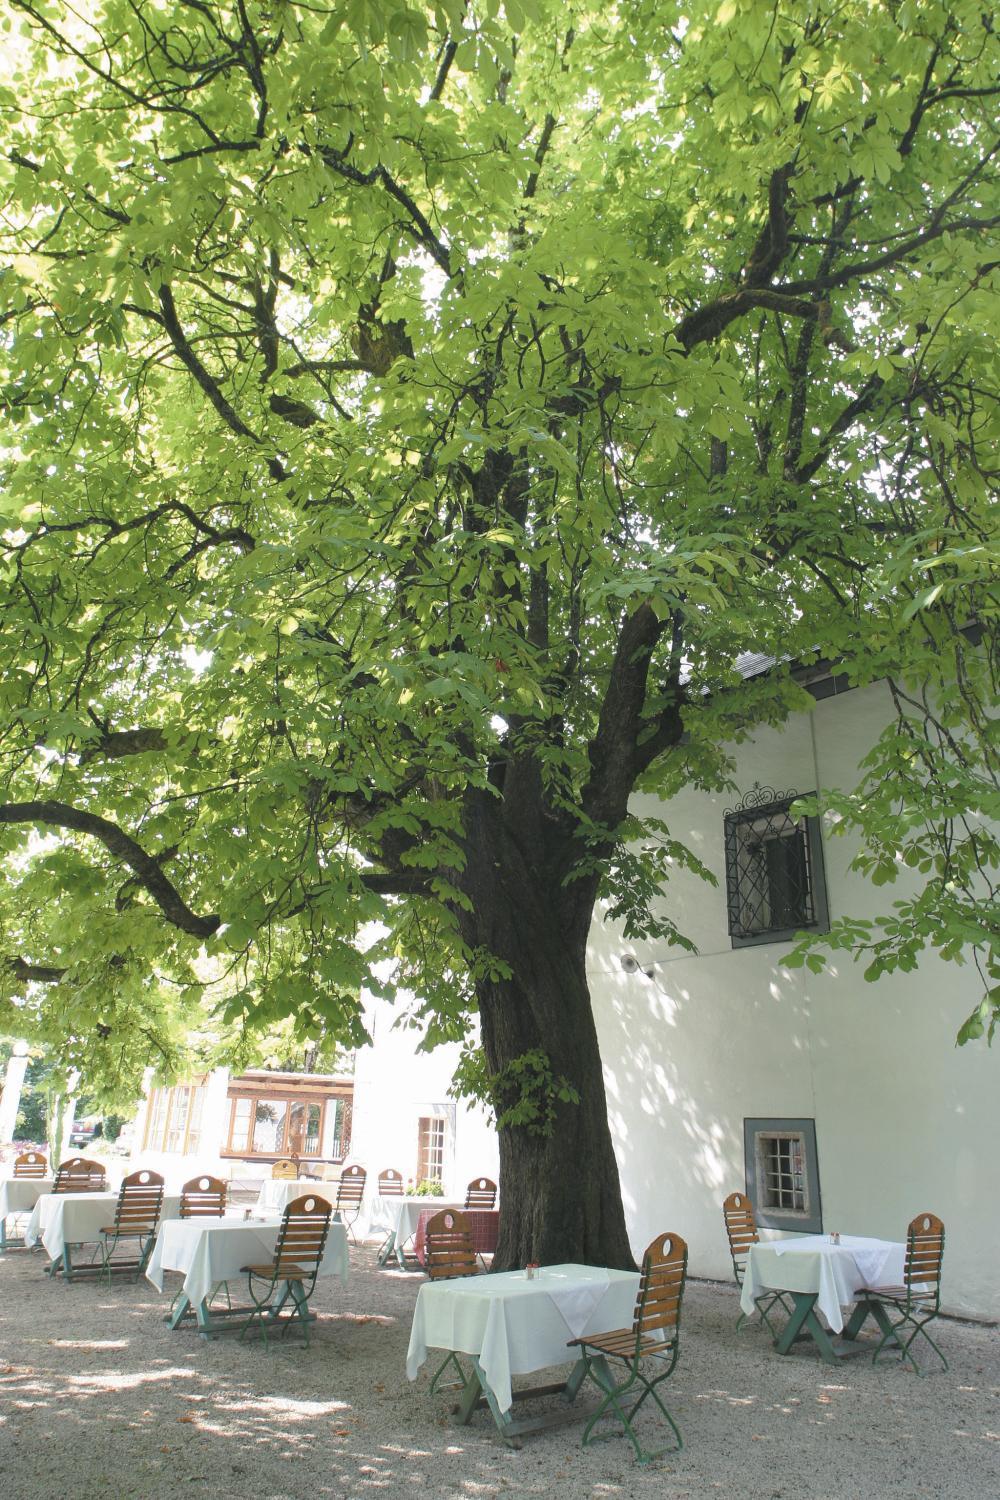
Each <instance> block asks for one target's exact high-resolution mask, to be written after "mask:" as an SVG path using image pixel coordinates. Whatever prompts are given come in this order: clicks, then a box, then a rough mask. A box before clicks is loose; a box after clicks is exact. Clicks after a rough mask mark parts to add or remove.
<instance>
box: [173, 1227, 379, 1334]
mask: <svg viewBox="0 0 1000 1500" xmlns="http://www.w3.org/2000/svg"><path fill="white" fill-rule="evenodd" d="M280 1228H281V1218H280V1216H278V1215H274V1216H272V1217H271V1218H269V1219H245V1218H243V1217H239V1218H237V1217H235V1215H234V1216H232V1217H229V1216H227V1217H226V1218H220V1219H213V1218H196V1219H171V1220H169V1221H168V1222H166V1223H164V1224H161V1225H160V1229H159V1233H158V1234H157V1236H156V1244H155V1245H154V1246H153V1253H152V1255H151V1256H150V1258H149V1265H148V1267H147V1268H146V1276H147V1277H148V1279H149V1280H150V1281H151V1282H152V1283H153V1285H154V1286H155V1287H156V1289H157V1290H158V1291H161V1292H162V1291H163V1273H164V1272H165V1271H182V1272H183V1273H184V1285H183V1287H182V1289H181V1293H180V1295H179V1297H178V1298H177V1300H176V1301H175V1303H174V1306H173V1308H172V1309H171V1312H170V1313H169V1314H168V1316H167V1318H166V1319H165V1321H166V1322H167V1323H169V1324H170V1327H171V1328H179V1327H180V1324H181V1322H182V1321H183V1319H185V1318H188V1317H191V1316H193V1317H194V1318H195V1319H196V1320H197V1323H198V1332H199V1333H200V1334H201V1336H202V1338H206V1339H207V1338H211V1337H212V1336H213V1335H214V1334H217V1333H222V1332H224V1331H225V1330H226V1329H227V1328H231V1327H233V1326H237V1327H238V1326H240V1325H241V1324H242V1323H243V1322H245V1321H246V1319H247V1317H248V1316H249V1315H250V1312H251V1311H252V1309H251V1308H249V1307H242V1308H241V1307H226V1308H212V1307H211V1300H212V1297H213V1295H214V1293H215V1292H216V1291H217V1290H218V1288H219V1286H220V1285H221V1283H222V1282H224V1281H230V1280H232V1279H234V1278H236V1277H239V1276H240V1273H241V1271H242V1268H243V1267H244V1266H250V1265H263V1264H266V1263H268V1262H269V1261H271V1260H273V1258H274V1249H275V1245H276V1244H277V1240H278V1231H279V1229H280ZM348 1264H349V1258H348V1254H347V1228H346V1226H345V1225H343V1224H341V1223H340V1222H339V1221H338V1220H334V1221H333V1222H332V1223H331V1225H330V1231H329V1233H328V1235H327V1237H326V1245H325V1246H324V1249H323V1260H322V1262H321V1263H320V1268H319V1275H320V1276H339V1277H340V1280H341V1284H342V1285H344V1286H346V1285H347V1271H348ZM310 1316H314V1315H313V1314H310ZM237 1319H239V1322H238V1323H237V1322H236V1321H235V1320H237Z"/></svg>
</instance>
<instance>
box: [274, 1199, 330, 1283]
mask: <svg viewBox="0 0 1000 1500" xmlns="http://www.w3.org/2000/svg"><path fill="white" fill-rule="evenodd" d="M332 1212H333V1210H332V1208H331V1207H330V1204H329V1203H328V1202H327V1200H326V1199H325V1198H320V1197H319V1195H318V1194H317V1193H303V1194H302V1196H301V1197H300V1198H293V1199H292V1201H291V1203H289V1205H288V1207H287V1208H286V1209H285V1212H284V1216H283V1218H282V1220H281V1228H280V1229H279V1231H278V1240H277V1243H276V1245H275V1247H274V1273H275V1275H276V1276H279V1275H280V1274H281V1273H282V1271H283V1270H287V1271H289V1272H291V1271H292V1269H293V1268H294V1269H295V1273H296V1280H299V1281H301V1280H304V1279H309V1278H310V1277H315V1275H316V1272H317V1271H318V1270H319V1267H320V1262H321V1261H322V1259H323V1250H324V1247H325V1245H326V1237H327V1235H328V1234H329V1232H330V1215H331V1213H332ZM301 1272H305V1277H303V1276H302V1275H301V1274H299V1273H301Z"/></svg>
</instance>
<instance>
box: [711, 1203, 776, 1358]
mask: <svg viewBox="0 0 1000 1500" xmlns="http://www.w3.org/2000/svg"><path fill="white" fill-rule="evenodd" d="M722 1215H723V1218H724V1219H725V1221H726V1233H727V1234H728V1236H729V1253H730V1255H731V1256H732V1258H733V1275H734V1276H735V1277H736V1285H737V1286H738V1287H741V1288H742V1286H743V1279H744V1277H745V1276H746V1270H747V1259H748V1257H749V1255H750V1246H751V1245H757V1244H759V1243H760V1237H759V1235H758V1234H757V1225H756V1222H755V1220H754V1216H753V1204H752V1203H751V1202H750V1199H749V1198H748V1197H747V1195H746V1193H730V1194H729V1197H728V1198H727V1199H726V1201H725V1202H724V1203H723V1205H722ZM776 1302H777V1303H780V1305H781V1309H782V1311H783V1312H786V1313H788V1314H789V1316H790V1315H791V1313H792V1311H793V1309H792V1307H791V1306H789V1304H788V1303H787V1302H786V1301H785V1297H784V1293H782V1292H772V1291H767V1292H764V1293H763V1294H762V1295H761V1296H760V1297H755V1298H754V1307H755V1308H756V1309H757V1311H758V1312H759V1313H760V1317H761V1322H762V1323H764V1324H766V1326H767V1328H768V1330H769V1332H770V1334H771V1337H772V1338H773V1339H777V1337H778V1335H777V1333H776V1331H775V1328H774V1325H773V1323H772V1322H771V1320H770V1318H769V1317H768V1313H770V1312H771V1311H772V1310H773V1308H774V1305H775V1303H776ZM750 1316H752V1314H748V1313H745V1312H741V1313H740V1315H739V1317H738V1318H737V1319H736V1331H737V1333H738V1332H739V1330H740V1329H741V1328H742V1327H743V1324H744V1323H745V1322H746V1321H747V1319H748V1317H750Z"/></svg>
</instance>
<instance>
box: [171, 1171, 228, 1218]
mask: <svg viewBox="0 0 1000 1500" xmlns="http://www.w3.org/2000/svg"><path fill="white" fill-rule="evenodd" d="M226 1193H227V1189H226V1184H225V1183H224V1182H223V1181H222V1180H221V1178H219V1177H210V1176H209V1175H208V1174H207V1173H203V1174H202V1175H201V1176H200V1177H192V1178H190V1180H189V1181H188V1182H185V1184H184V1186H183V1187H182V1188H181V1213H180V1216H181V1218H182V1219H199V1218H214V1219H219V1218H221V1217H222V1215H223V1214H224V1213H225V1211H226Z"/></svg>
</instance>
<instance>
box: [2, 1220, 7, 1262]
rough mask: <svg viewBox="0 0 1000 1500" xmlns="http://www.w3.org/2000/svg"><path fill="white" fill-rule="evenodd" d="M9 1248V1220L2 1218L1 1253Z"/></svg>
mask: <svg viewBox="0 0 1000 1500" xmlns="http://www.w3.org/2000/svg"><path fill="white" fill-rule="evenodd" d="M6 1248H7V1220H6V1219H5V1218H4V1219H0V1254H2V1253H3V1251H4V1250H6Z"/></svg>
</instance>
